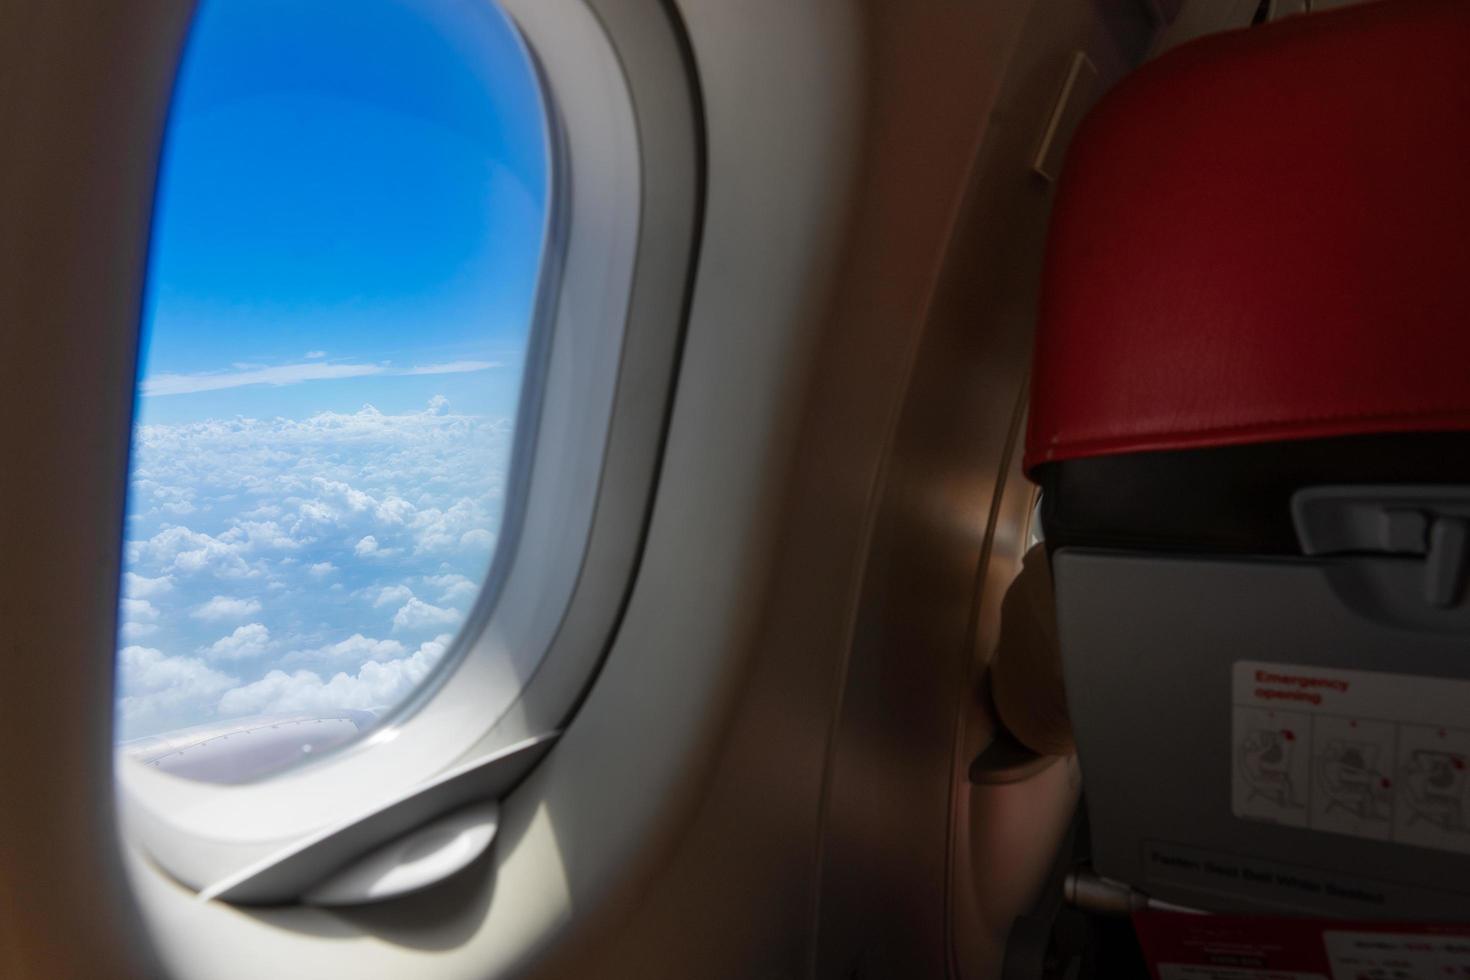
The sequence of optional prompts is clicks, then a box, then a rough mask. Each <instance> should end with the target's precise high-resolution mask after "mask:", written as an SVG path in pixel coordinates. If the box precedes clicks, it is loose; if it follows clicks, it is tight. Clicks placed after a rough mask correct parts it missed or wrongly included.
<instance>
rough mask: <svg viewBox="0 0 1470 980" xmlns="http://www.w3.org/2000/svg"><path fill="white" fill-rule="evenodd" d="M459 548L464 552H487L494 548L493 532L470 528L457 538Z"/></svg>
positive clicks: (480, 528)
mask: <svg viewBox="0 0 1470 980" xmlns="http://www.w3.org/2000/svg"><path fill="white" fill-rule="evenodd" d="M459 546H460V547H461V548H464V549H466V550H474V551H489V550H490V549H492V548H494V547H495V532H494V531H490V530H487V529H485V528H483V527H476V528H471V529H470V530H468V531H466V532H465V533H463V534H461V535H460V536H459Z"/></svg>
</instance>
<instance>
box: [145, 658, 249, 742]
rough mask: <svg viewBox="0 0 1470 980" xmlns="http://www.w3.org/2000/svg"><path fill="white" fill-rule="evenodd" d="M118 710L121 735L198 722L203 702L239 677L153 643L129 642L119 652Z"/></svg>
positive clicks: (216, 694)
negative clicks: (170, 651)
mask: <svg viewBox="0 0 1470 980" xmlns="http://www.w3.org/2000/svg"><path fill="white" fill-rule="evenodd" d="M117 676H118V700H117V706H118V714H119V716H120V720H121V722H122V727H121V732H120V734H121V735H122V737H123V738H132V737H134V735H136V734H141V733H145V732H147V731H150V730H151V731H157V730H160V729H166V728H176V727H181V726H184V725H191V724H196V723H198V722H199V721H201V720H203V719H202V718H201V713H200V705H201V704H208V705H210V706H211V707H212V706H213V701H214V699H215V698H216V697H217V696H218V695H220V694H222V693H224V692H225V691H227V690H229V689H230V688H232V687H234V686H235V685H236V684H238V683H239V680H238V679H237V678H234V677H230V676H228V675H226V674H222V673H220V672H219V671H217V670H214V669H213V668H211V667H209V666H207V665H206V664H205V663H204V662H203V661H202V660H196V659H194V658H193V657H170V656H166V655H165V654H164V653H163V652H162V651H161V650H156V649H153V648H151V647H141V646H127V647H123V649H122V650H120V651H119V652H118V655H117Z"/></svg>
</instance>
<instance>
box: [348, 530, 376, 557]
mask: <svg viewBox="0 0 1470 980" xmlns="http://www.w3.org/2000/svg"><path fill="white" fill-rule="evenodd" d="M377 550H378V539H377V538H375V537H373V536H372V535H371V534H369V535H368V536H367V537H365V538H363V539H362V540H361V541H359V542H357V546H356V547H354V548H353V549H352V553H353V554H355V555H357V557H359V558H364V557H366V556H368V555H370V554H372V553H373V552H375V551H377Z"/></svg>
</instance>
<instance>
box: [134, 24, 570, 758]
mask: <svg viewBox="0 0 1470 980" xmlns="http://www.w3.org/2000/svg"><path fill="white" fill-rule="evenodd" d="M544 119H545V112H544V108H543V105H542V103H541V96H540V93H539V89H538V86H537V82H536V79H535V75H534V71H533V68H532V66H531V64H530V62H529V60H528V58H527V56H526V54H525V52H524V50H523V49H522V47H521V44H520V41H519V39H518V38H517V37H516V35H515V33H514V31H513V28H511V27H510V25H509V23H508V21H506V20H505V19H504V18H503V17H502V16H501V15H500V14H498V13H497V12H496V11H495V10H494V9H493V8H492V7H490V6H489V5H488V4H486V3H484V2H483V0H412V2H405V0H291V2H282V0H204V2H203V3H202V4H201V5H200V11H199V14H198V16H197V19H196V23H195V26H194V29H193V32H192V34H191V37H190V40H189V43H188V47H187V50H186V53H185V58H184V62H183V65H182V69H181V73H180V79H179V83H178V87H177V90H176V94H175V101H174V106H173V110H172V114H171V117H170V122H169V128H168V135H167V141H166V145H165V151H164V161H163V166H162V172H161V175H160V182H159V192H158V199H157V206H156V210H155V217H154V227H153V243H152V251H151V258H150V269H149V288H148V296H147V300H146V305H145V311H144V322H143V349H142V352H141V353H142V357H141V360H140V364H141V367H140V382H139V399H138V404H137V417H136V420H135V434H134V457H133V463H132V474H131V477H132V478H131V489H130V498H129V508H128V510H129V513H128V522H127V528H126V542H125V546H126V548H125V550H126V568H125V576H124V599H123V609H122V617H121V619H122V627H121V638H120V640H119V663H120V668H119V678H120V691H119V698H120V701H119V729H118V732H119V737H120V738H123V739H127V738H132V737H137V736H140V735H146V734H152V733H155V732H160V731H166V730H170V729H172V728H177V727H181V726H186V725H192V724H198V723H203V722H210V721H214V720H217V719H218V718H221V717H231V716H238V715H243V714H257V713H272V712H290V711H328V710H332V709H333V708H334V707H336V708H342V707H350V708H380V707H386V706H389V705H391V703H392V702H394V701H396V700H398V699H400V698H401V697H402V696H404V695H405V694H406V693H407V691H408V690H410V689H411V688H412V686H413V684H415V683H416V682H417V681H418V680H419V679H421V678H422V676H423V675H424V674H425V673H426V672H427V670H428V669H429V668H430V667H432V665H433V662H434V661H435V660H436V659H437V658H438V657H439V656H440V655H441V654H442V653H443V650H444V648H445V646H446V645H447V643H448V642H449V639H450V638H451V637H452V636H453V634H454V632H455V630H456V629H457V627H458V624H459V622H460V620H461V619H462V618H463V616H464V615H465V612H466V611H467V609H468V607H469V604H470V603H471V602H472V601H473V598H474V595H475V592H476V591H477V588H478V584H479V582H480V580H481V579H482V577H483V575H484V572H485V569H486V567H487V565H488V562H489V558H490V555H491V552H492V551H493V547H494V542H495V537H496V533H497V532H498V529H499V521H500V510H501V506H502V502H501V495H502V491H503V486H504V478H505V468H506V465H507V462H508V458H509V446H510V441H511V437H512V434H513V424H514V411H515V404H516V399H517V397H518V393H519V387H520V377H521V365H522V361H523V358H524V351H525V345H526V336H527V330H528V326H529V322H530V317H531V312H532V304H533V301H534V298H535V287H536V276H537V272H538V269H539V265H540V261H541V249H542V242H543V232H544V225H545V220H546V195H547V187H548V177H547V173H548V162H547V156H546V153H547V150H546V144H547V134H546V130H545V123H544Z"/></svg>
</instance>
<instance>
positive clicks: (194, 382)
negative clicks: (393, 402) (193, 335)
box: [139, 361, 383, 397]
mask: <svg viewBox="0 0 1470 980" xmlns="http://www.w3.org/2000/svg"><path fill="white" fill-rule="evenodd" d="M382 373H383V368H382V367H381V366H380V365H377V364H324V363H321V362H320V361H316V362H311V363H305V364H277V365H274V366H272V367H253V366H247V367H246V368H245V369H244V370H240V369H238V368H237V369H236V370H234V371H206V372H201V373H197V374H155V375H153V376H152V377H149V378H144V379H143V383H142V385H140V386H139V391H140V392H141V393H142V395H143V396H144V397H151V396H156V395H191V394H194V393H195V392H200V391H219V390H221V389H223V388H243V387H244V386H246V385H294V384H301V383H302V382H304V381H327V380H335V379H338V378H359V377H362V376H363V375H366V374H382Z"/></svg>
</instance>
